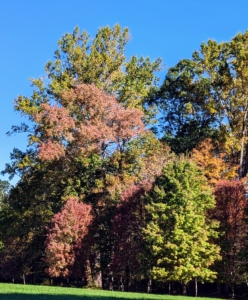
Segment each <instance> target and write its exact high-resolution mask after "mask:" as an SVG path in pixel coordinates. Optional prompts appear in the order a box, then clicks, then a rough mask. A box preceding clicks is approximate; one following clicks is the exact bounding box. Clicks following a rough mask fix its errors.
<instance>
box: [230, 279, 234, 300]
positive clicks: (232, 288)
mask: <svg viewBox="0 0 248 300" xmlns="http://www.w3.org/2000/svg"><path fill="white" fill-rule="evenodd" d="M231 291H232V299H234V298H235V291H234V282H232V284H231Z"/></svg>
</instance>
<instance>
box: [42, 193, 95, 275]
mask: <svg viewBox="0 0 248 300" xmlns="http://www.w3.org/2000/svg"><path fill="white" fill-rule="evenodd" d="M91 219H92V216H91V206H90V205H87V204H84V203H82V202H79V201H78V198H76V197H70V198H69V199H68V200H67V201H66V204H65V206H64V208H63V209H62V211H61V212H59V213H57V214H55V215H54V217H53V218H52V221H51V226H50V227H49V228H48V233H47V238H46V252H45V254H46V257H45V261H46V262H47V264H48V268H47V273H48V274H49V275H50V276H51V277H58V276H62V277H66V276H68V275H69V274H70V269H71V268H72V266H73V264H74V262H75V257H76V254H77V251H79V250H80V249H81V248H82V246H83V245H82V239H83V237H84V236H85V235H86V234H87V232H88V226H89V224H90V222H91Z"/></svg>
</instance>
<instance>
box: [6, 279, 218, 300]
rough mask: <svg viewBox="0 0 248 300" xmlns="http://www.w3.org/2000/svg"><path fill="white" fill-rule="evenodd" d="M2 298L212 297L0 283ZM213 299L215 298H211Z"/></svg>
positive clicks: (148, 299)
mask: <svg viewBox="0 0 248 300" xmlns="http://www.w3.org/2000/svg"><path fill="white" fill-rule="evenodd" d="M0 299H1V300H30V299H37V300H55V299H56V300H81V299H82V300H108V299H110V300H111V299H118V300H124V299H130V300H131V299H140V300H142V299H143V300H159V299H163V300H180V299H182V300H189V299H191V300H193V299H200V300H207V299H208V300H210V298H195V297H194V298H192V297H183V296H169V295H152V294H140V293H125V292H110V291H102V290H89V289H80V288H63V287H50V286H37V285H21V284H6V283H1V284H0ZM211 300H214V299H213V298H211Z"/></svg>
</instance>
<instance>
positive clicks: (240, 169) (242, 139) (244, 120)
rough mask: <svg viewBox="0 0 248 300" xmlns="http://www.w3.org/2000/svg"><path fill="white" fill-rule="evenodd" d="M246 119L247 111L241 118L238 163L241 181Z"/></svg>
mask: <svg viewBox="0 0 248 300" xmlns="http://www.w3.org/2000/svg"><path fill="white" fill-rule="evenodd" d="M246 118H247V110H246V111H245V115H244V118H243V126H242V138H241V150H240V161H239V179H241V178H242V177H243V175H244V172H243V161H244V146H245V135H246Z"/></svg>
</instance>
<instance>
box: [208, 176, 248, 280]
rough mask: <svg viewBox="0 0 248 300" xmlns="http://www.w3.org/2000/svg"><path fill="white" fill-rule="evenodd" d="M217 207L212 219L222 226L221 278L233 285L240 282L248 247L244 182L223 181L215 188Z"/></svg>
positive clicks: (220, 241) (247, 202)
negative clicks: (245, 251)
mask: <svg viewBox="0 0 248 300" xmlns="http://www.w3.org/2000/svg"><path fill="white" fill-rule="evenodd" d="M214 194H215V198H216V207H215V208H214V209H213V210H212V213H211V216H212V218H214V219H216V220H218V221H219V223H220V228H219V231H220V233H221V235H220V238H219V239H220V240H219V244H220V246H221V256H222V262H220V265H221V266H220V270H219V276H220V278H222V279H223V278H225V280H228V281H229V283H231V284H234V282H237V281H239V280H240V276H241V274H242V268H244V267H245V266H244V261H243V258H242V256H243V255H244V249H245V248H246V247H247V234H248V224H247V215H246V211H247V209H248V201H247V198H246V190H245V186H244V183H243V182H242V181H240V180H232V181H227V180H224V179H223V180H221V181H219V182H218V183H217V185H216V188H215V192H214Z"/></svg>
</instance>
